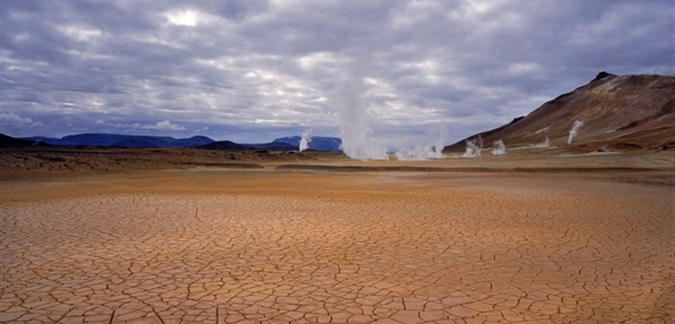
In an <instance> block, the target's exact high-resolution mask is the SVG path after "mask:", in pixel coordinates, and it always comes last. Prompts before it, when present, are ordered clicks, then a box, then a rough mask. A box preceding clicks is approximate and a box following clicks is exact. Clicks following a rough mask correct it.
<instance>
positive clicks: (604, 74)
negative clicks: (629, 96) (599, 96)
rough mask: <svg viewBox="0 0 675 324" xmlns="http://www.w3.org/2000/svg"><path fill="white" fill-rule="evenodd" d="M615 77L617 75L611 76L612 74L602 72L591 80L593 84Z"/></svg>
mask: <svg viewBox="0 0 675 324" xmlns="http://www.w3.org/2000/svg"><path fill="white" fill-rule="evenodd" d="M615 76H616V75H615V74H611V73H608V72H606V71H602V72H600V73H598V75H596V76H595V79H593V80H591V82H595V81H599V80H602V79H604V78H606V77H615Z"/></svg>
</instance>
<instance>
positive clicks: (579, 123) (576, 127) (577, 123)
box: [567, 120, 584, 145]
mask: <svg viewBox="0 0 675 324" xmlns="http://www.w3.org/2000/svg"><path fill="white" fill-rule="evenodd" d="M581 126H584V122H582V121H581V120H575V121H574V124H572V128H571V129H570V135H569V136H568V137H567V145H570V144H572V140H573V139H574V138H575V137H577V132H578V131H579V128H581Z"/></svg>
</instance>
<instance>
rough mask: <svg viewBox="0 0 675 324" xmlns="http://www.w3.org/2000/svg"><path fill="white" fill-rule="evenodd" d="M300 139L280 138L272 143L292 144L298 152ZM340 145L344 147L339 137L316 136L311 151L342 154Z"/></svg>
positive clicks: (296, 137)
mask: <svg viewBox="0 0 675 324" xmlns="http://www.w3.org/2000/svg"><path fill="white" fill-rule="evenodd" d="M300 139H301V137H300V136H288V137H280V138H277V139H275V140H274V141H272V143H286V144H290V145H293V146H294V147H295V149H296V150H297V149H298V147H300ZM340 145H342V140H341V139H339V138H337V137H323V136H314V137H312V138H311V140H310V142H309V150H314V151H328V152H340V151H341V149H340Z"/></svg>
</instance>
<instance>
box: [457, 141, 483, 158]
mask: <svg viewBox="0 0 675 324" xmlns="http://www.w3.org/2000/svg"><path fill="white" fill-rule="evenodd" d="M482 149H483V137H482V136H480V135H478V136H477V137H475V138H473V139H471V140H467V141H466V150H465V151H464V155H462V156H463V157H468V158H473V157H478V156H480V150H482Z"/></svg>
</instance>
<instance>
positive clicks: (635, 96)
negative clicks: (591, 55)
mask: <svg viewBox="0 0 675 324" xmlns="http://www.w3.org/2000/svg"><path fill="white" fill-rule="evenodd" d="M577 120H579V121H581V122H583V124H584V125H583V126H582V127H580V128H579V130H578V132H577V137H575V138H574V139H573V141H572V143H571V145H568V144H567V139H568V135H569V132H570V129H571V128H572V125H573V124H574V123H575V121H577ZM478 135H480V136H481V137H482V139H483V141H484V143H485V146H486V147H487V146H491V145H492V142H493V141H496V140H499V139H501V140H503V141H504V143H505V144H506V146H507V147H524V146H531V145H536V144H538V143H541V142H543V141H544V140H545V139H546V138H547V137H548V138H549V141H550V145H551V147H567V148H570V149H585V150H595V149H598V148H601V147H607V148H611V149H656V150H665V149H670V148H675V76H663V75H623V76H617V75H613V74H609V73H606V72H601V73H600V74H598V76H597V77H596V78H595V79H593V81H591V82H590V83H588V84H586V85H584V86H582V87H579V88H577V89H576V90H574V91H572V92H569V93H566V94H563V95H561V96H559V97H557V98H555V99H553V100H551V101H549V102H546V103H544V104H543V105H542V106H541V107H539V108H537V109H536V110H534V111H533V112H531V113H530V114H529V115H527V116H525V117H522V118H516V119H514V120H513V121H512V122H511V123H509V124H507V125H504V126H501V127H499V128H495V129H493V130H490V131H486V132H483V133H480V134H476V135H474V136H471V137H469V138H467V139H471V138H474V137H477V136H478ZM464 147H465V140H462V141H459V142H457V143H455V144H453V145H450V146H447V147H446V148H445V150H446V151H455V152H456V151H463V150H464Z"/></svg>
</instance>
